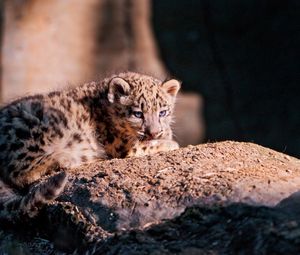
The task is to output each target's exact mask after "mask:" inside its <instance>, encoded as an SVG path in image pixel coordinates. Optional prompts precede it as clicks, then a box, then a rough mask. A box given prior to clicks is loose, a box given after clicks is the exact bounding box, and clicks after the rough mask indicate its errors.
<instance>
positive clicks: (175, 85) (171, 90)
mask: <svg viewBox="0 0 300 255" xmlns="http://www.w3.org/2000/svg"><path fill="white" fill-rule="evenodd" d="M161 86H162V88H163V89H164V90H165V91H166V92H167V93H168V94H169V95H171V96H172V97H176V95H177V92H178V91H179V89H180V87H181V85H180V82H179V81H177V80H175V79H172V80H169V81H166V82H164V83H163V84H162V85H161Z"/></svg>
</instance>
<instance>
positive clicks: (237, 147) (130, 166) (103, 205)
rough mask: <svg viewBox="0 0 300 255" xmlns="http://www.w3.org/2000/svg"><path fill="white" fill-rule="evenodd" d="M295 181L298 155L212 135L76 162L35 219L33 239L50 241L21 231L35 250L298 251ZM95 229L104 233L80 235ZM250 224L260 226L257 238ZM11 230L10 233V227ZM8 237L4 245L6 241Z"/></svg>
mask: <svg viewBox="0 0 300 255" xmlns="http://www.w3.org/2000/svg"><path fill="white" fill-rule="evenodd" d="M298 190H300V160H298V159H296V158H293V157H290V156H288V155H285V154H282V153H279V152H276V151H273V150H270V149H267V148H264V147H261V146H259V145H256V144H252V143H239V142H231V141H226V142H220V143H209V144H203V145H198V146H188V147H186V148H181V149H179V150H176V151H171V152H168V153H159V154H156V155H152V156H146V157H141V158H129V159H113V160H109V161H102V162H101V161H100V162H95V163H93V164H89V165H83V166H81V167H80V168H78V169H73V170H72V171H70V172H69V183H68V185H67V188H66V190H65V192H64V193H63V194H62V195H61V196H60V197H59V199H58V202H55V203H53V204H51V205H49V206H47V207H46V208H45V210H44V211H43V212H42V213H41V215H40V216H39V217H38V218H37V219H34V220H33V223H30V224H29V225H30V226H31V229H34V231H33V236H34V238H36V236H37V234H39V235H40V236H42V238H43V239H42V240H45V241H44V243H43V242H42V245H41V239H31V240H35V241H29V242H28V241H26V240H23V239H22V238H20V237H18V240H20V242H21V244H20V245H21V246H22V247H24V249H25V250H26V249H27V250H29V251H31V252H33V253H34V254H39V252H40V251H42V252H43V253H44V254H45V253H46V254H47V253H48V252H46V250H47V251H50V252H53V251H55V250H56V251H57V250H59V249H61V250H64V251H67V252H73V251H74V249H77V250H80V251H81V252H83V251H87V250H89V251H90V252H94V253H95V254H102V253H106V254H128V253H126V252H129V253H130V254H141V253H138V251H139V252H144V253H145V254H149V253H153V254H174V252H175V253H179V254H185V253H186V254H192V253H193V252H195V254H199V252H200V254H201V253H202V254H216V253H219V252H224V253H234V252H246V251H247V252H251V254H256V250H255V249H258V250H260V251H262V249H265V252H267V254H268V252H269V251H271V252H272V251H274V250H270V249H275V248H276V247H277V248H276V251H278V254H284V252H285V251H286V249H289V254H297V252H300V251H299V249H300V248H297V247H300V217H299V213H296V212H297V208H298V207H299V206H300V202H299V201H300V199H299V196H298V195H297V194H298V193H295V192H297V191H298ZM293 193H295V194H294V195H293V196H292V197H291V198H290V199H287V200H284V201H283V202H282V203H281V204H280V205H278V206H276V207H274V206H275V205H276V204H278V203H279V202H280V201H281V200H283V199H285V198H287V197H289V196H290V195H291V194H293ZM237 202H238V203H237ZM241 202H242V203H241ZM266 206H268V207H266ZM269 206H270V207H269ZM187 207H188V208H187ZM66 208H67V209H66ZM293 212H295V213H293ZM74 215H75V217H74ZM74 218H75V219H74ZM37 222H38V224H37ZM67 222H68V225H67V226H66V225H65V224H67ZM41 224H42V226H43V227H41ZM32 226H33V227H32ZM94 228H97V229H98V230H97V231H98V233H100V234H99V235H98V238H96V240H94V241H93V240H92V241H82V240H83V239H84V238H85V236H86V235H87V234H88V235H90V234H91V233H94V232H95V230H94ZM254 229H255V230H254ZM57 231H58V232H59V233H60V235H58V234H57V233H56V232H57ZM99 231H100V232H99ZM249 231H250V232H251V231H252V232H253V234H256V233H260V235H259V236H257V235H253V237H251V234H250V235H249ZM291 231H292V232H291ZM9 233H10V234H11V236H12V238H13V239H14V238H15V234H14V229H12V230H11V229H10V230H9ZM70 233H72V234H70ZM290 233H293V234H290ZM68 235H71V236H72V235H74V237H72V238H68ZM243 235H244V236H245V237H247V236H248V237H249V240H248V241H247V238H246V239H245V240H244V239H243V238H242V237H243ZM0 236H1V235H0ZM8 236H9V235H6V241H8V242H9V241H11V240H12V239H9V238H8ZM271 237H272V238H271ZM58 239H59V242H58ZM279 239H280V240H282V242H281V245H279V244H280V243H278V242H277V240H279ZM36 240H39V241H36ZM70 240H72V241H70ZM241 241H242V243H244V245H240V242H241ZM3 242H4V241H2V243H1V242H0V247H4V246H3V245H4V244H6V245H7V243H5V242H4V243H3ZM273 243H276V245H277V246H276V247H275V245H273ZM1 245H2V246H1ZM278 245H279V246H278ZM5 247H6V246H5ZM41 247H42V248H41ZM174 249H175V250H174ZM279 251H282V252H283V253H280V252H279ZM191 252H192V253H191ZM257 252H258V251H257ZM294 252H295V253H294ZM257 254H261V253H257Z"/></svg>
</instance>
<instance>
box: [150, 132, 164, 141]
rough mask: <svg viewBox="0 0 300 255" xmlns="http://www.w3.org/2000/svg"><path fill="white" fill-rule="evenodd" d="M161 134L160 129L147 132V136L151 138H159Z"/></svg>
mask: <svg viewBox="0 0 300 255" xmlns="http://www.w3.org/2000/svg"><path fill="white" fill-rule="evenodd" d="M161 134H162V131H152V132H149V137H150V138H151V139H155V138H159V137H160V136H161Z"/></svg>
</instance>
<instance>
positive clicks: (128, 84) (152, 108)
mask: <svg viewBox="0 0 300 255" xmlns="http://www.w3.org/2000/svg"><path fill="white" fill-rule="evenodd" d="M179 89H180V82H179V81H177V80H175V79H172V80H168V81H165V82H162V81H160V80H157V79H155V78H153V77H150V76H146V75H141V74H137V73H121V74H119V75H118V76H115V77H113V78H112V79H111V80H110V81H109V83H108V101H109V102H110V104H111V106H112V108H113V109H114V115H116V117H117V118H118V119H119V120H120V121H121V122H122V123H123V124H122V125H123V126H124V125H125V126H127V127H129V129H130V130H131V132H134V134H135V135H136V137H137V138H138V139H139V140H151V139H171V138H172V131H171V127H170V125H171V123H172V115H173V110H174V104H175V99H176V95H177V92H178V90H179Z"/></svg>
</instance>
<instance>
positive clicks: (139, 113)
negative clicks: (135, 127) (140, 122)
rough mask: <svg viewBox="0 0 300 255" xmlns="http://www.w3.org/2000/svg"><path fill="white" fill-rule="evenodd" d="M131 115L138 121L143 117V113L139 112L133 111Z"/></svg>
mask: <svg viewBox="0 0 300 255" xmlns="http://www.w3.org/2000/svg"><path fill="white" fill-rule="evenodd" d="M132 114H133V115H134V116H135V117H136V118H139V119H141V118H143V116H144V115H143V113H142V112H140V111H133V112H132Z"/></svg>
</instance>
